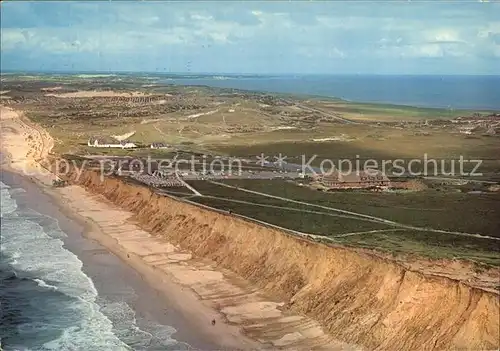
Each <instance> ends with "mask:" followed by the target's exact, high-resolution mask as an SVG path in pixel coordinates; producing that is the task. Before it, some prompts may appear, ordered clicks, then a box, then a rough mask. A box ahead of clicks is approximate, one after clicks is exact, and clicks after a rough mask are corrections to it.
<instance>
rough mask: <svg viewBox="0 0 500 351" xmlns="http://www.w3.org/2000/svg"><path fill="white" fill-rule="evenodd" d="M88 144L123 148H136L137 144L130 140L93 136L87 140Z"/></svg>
mask: <svg viewBox="0 0 500 351" xmlns="http://www.w3.org/2000/svg"><path fill="white" fill-rule="evenodd" d="M87 145H88V146H92V147H105V148H121V149H132V148H136V147H137V144H135V143H134V142H132V141H130V140H121V141H118V140H116V139H111V138H102V137H91V138H89V140H88V141H87Z"/></svg>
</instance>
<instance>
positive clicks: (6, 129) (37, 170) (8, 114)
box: [0, 106, 55, 184]
mask: <svg viewBox="0 0 500 351" xmlns="http://www.w3.org/2000/svg"><path fill="white" fill-rule="evenodd" d="M0 108H1V111H0V117H1V122H0V123H1V125H0V126H1V128H0V133H1V135H0V136H1V150H2V153H3V157H4V159H3V160H2V162H3V163H7V164H8V165H9V166H10V168H12V169H13V170H15V171H17V172H19V173H21V174H23V175H26V176H28V177H31V176H36V177H37V178H38V179H39V180H40V181H42V182H43V183H46V184H51V183H52V180H53V179H55V177H54V176H53V175H52V174H51V173H50V171H49V170H48V169H46V168H45V167H44V166H42V164H41V163H40V162H42V163H43V161H44V160H46V159H47V157H48V155H49V153H50V150H51V149H52V147H53V146H54V141H53V139H52V137H51V136H50V135H49V134H48V133H47V132H46V131H45V130H43V129H42V128H40V127H38V126H36V125H34V124H32V123H30V122H29V121H28V120H27V119H26V118H24V116H23V114H22V113H21V112H18V111H15V110H13V109H11V108H8V107H5V106H0Z"/></svg>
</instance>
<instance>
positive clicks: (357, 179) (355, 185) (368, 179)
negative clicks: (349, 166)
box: [314, 170, 391, 189]
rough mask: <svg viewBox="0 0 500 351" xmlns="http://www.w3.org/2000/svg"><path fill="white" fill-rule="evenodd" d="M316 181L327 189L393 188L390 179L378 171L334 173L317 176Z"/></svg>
mask: <svg viewBox="0 0 500 351" xmlns="http://www.w3.org/2000/svg"><path fill="white" fill-rule="evenodd" d="M314 180H315V181H316V182H317V183H319V184H321V185H322V186H324V187H325V188H327V189H384V188H389V187H390V186H391V181H390V180H389V178H388V177H387V176H386V175H385V174H384V173H382V172H380V171H378V170H369V171H352V172H349V173H343V172H339V171H333V172H330V173H329V174H324V175H320V176H317V177H315V179H314Z"/></svg>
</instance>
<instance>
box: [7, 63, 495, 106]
mask: <svg viewBox="0 0 500 351" xmlns="http://www.w3.org/2000/svg"><path fill="white" fill-rule="evenodd" d="M2 75H3V76H5V77H8V76H10V77H12V76H16V75H19V76H31V77H33V76H36V77H41V78H43V77H48V76H54V77H65V78H71V77H74V78H76V79H83V80H86V79H110V80H111V81H113V82H115V79H123V78H127V79H134V80H135V79H137V80H141V79H144V80H145V81H147V82H148V83H153V84H160V85H159V86H161V85H164V84H166V85H176V86H199V87H208V88H215V89H229V90H237V91H242V92H251V93H268V94H274V95H279V96H289V97H296V98H303V99H308V98H319V99H327V100H333V101H338V102H344V103H347V104H352V105H358V104H359V105H378V106H380V105H381V106H386V107H393V108H402V109H407V108H409V109H415V108H416V109H435V110H440V111H454V112H456V111H462V110H463V111H464V113H467V112H485V113H488V112H495V111H500V101H497V100H498V99H495V89H498V86H500V76H497V75H443V76H436V75H421V76H416V75H318V74H287V75H270V74H269V75H258V74H222V73H210V74H203V73H162V72H64V71H53V72H49V71H47V72H34V71H17V72H15V71H7V72H5V71H2ZM114 78H115V79H114Z"/></svg>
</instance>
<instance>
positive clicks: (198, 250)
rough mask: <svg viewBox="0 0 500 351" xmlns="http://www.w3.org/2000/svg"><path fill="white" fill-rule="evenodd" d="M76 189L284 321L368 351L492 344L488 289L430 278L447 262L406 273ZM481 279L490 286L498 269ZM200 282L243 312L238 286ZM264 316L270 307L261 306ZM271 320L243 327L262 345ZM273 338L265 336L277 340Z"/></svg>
mask: <svg viewBox="0 0 500 351" xmlns="http://www.w3.org/2000/svg"><path fill="white" fill-rule="evenodd" d="M75 180H76V179H75ZM77 182H78V183H79V184H82V185H83V186H85V187H86V188H87V189H88V190H90V191H91V192H94V193H96V194H99V196H101V197H102V196H104V197H106V198H107V199H108V200H110V201H111V202H113V203H115V204H117V205H119V206H122V207H123V208H127V209H128V210H129V211H131V212H133V213H134V214H135V216H134V217H133V218H132V219H133V220H134V221H135V223H139V224H140V225H141V227H142V228H143V229H145V230H147V231H148V232H152V233H155V234H156V235H157V236H159V237H161V238H164V239H165V240H167V241H168V242H170V243H173V244H178V245H180V247H182V248H183V249H184V250H188V251H189V253H192V254H194V255H195V256H196V257H204V258H206V259H210V260H212V261H214V262H216V263H217V265H218V267H224V268H227V269H230V270H231V271H233V272H235V273H237V274H238V275H239V276H240V277H243V278H245V279H246V280H247V281H250V282H251V283H252V284H253V286H254V287H255V288H256V287H259V288H260V289H262V290H258V291H260V292H261V293H262V292H266V293H269V294H272V295H273V296H280V298H281V301H285V302H287V304H286V308H285V311H286V312H285V313H284V315H287V314H289V313H290V314H294V315H301V314H303V315H307V316H309V317H311V318H313V319H315V320H317V321H319V322H320V323H321V324H322V325H323V326H324V327H325V328H326V329H327V330H328V331H329V332H330V334H331V335H332V336H333V337H335V338H337V339H339V340H343V341H345V342H348V343H351V344H357V345H361V346H363V347H364V348H366V349H372V350H373V349H377V350H458V349H460V350H494V349H498V348H499V346H500V315H499V314H500V301H499V294H498V292H497V291H496V290H490V289H484V288H479V287H473V286H470V285H468V284H469V283H468V282H466V281H461V280H460V278H458V277H457V278H458V279H453V278H450V277H448V276H444V275H438V274H439V273H441V274H442V273H443V272H446V271H447V270H449V269H453V264H454V263H453V262H448V263H446V262H444V261H443V262H439V265H436V268H437V269H435V270H434V271H432V272H422V271H416V270H413V269H412V268H408V267H405V266H403V265H401V264H399V263H396V262H394V261H393V260H391V259H388V258H384V257H379V256H377V255H375V254H373V253H370V252H367V251H363V250H355V249H350V248H343V247H331V246H326V245H322V244H318V243H313V242H309V241H306V240H303V239H300V238H297V237H294V236H291V235H287V234H286V233H284V232H281V231H279V230H276V229H273V228H267V227H264V226H262V225H258V224H255V223H252V222H248V221H245V220H243V219H240V218H237V217H234V216H231V215H228V214H224V213H219V212H216V211H209V210H207V209H203V208H199V207H196V206H194V205H192V204H187V203H183V202H180V201H178V200H174V199H170V198H168V197H165V196H159V195H157V194H154V193H152V192H151V190H149V189H147V188H145V187H140V186H137V185H133V184H127V183H124V182H122V181H121V180H119V179H113V178H105V179H104V181H102V180H101V178H100V176H99V174H97V173H95V172H86V173H84V174H83V175H82V176H81V177H80V178H79V179H78V181H77ZM152 257H155V256H152ZM170 259H171V258H169V257H168V255H167V257H161V258H160V257H158V256H156V257H155V260H158V261H157V262H156V261H155V262H153V264H154V263H158V268H159V269H165V268H164V267H167V268H166V269H167V270H169V269H170V267H171V265H170V264H168V262H169V260H170ZM165 262H166V263H167V265H166V266H164V264H165ZM412 266H414V265H412ZM429 266H430V265H429ZM429 268H430V267H429ZM455 268H457V269H464V266H462V265H459V266H457V267H455ZM440 271H442V272H440ZM489 273H490V274H489V275H491V276H492V277H495V281H496V282H498V281H499V279H500V276H499V275H498V269H494V270H492V271H491V272H489ZM173 274H174V275H175V273H173ZM189 274H190V273H189V272H188V273H186V275H185V277H189V276H190V275H189ZM196 274H200V273H196ZM200 275H202V274H200ZM207 276H208V277H210V278H209V281H204V280H200V282H199V284H196V283H195V282H194V280H193V281H190V280H189V279H188V281H187V282H186V284H188V285H189V284H193V285H192V288H193V289H198V290H197V291H200V294H201V295H202V296H205V294H206V295H207V297H206V298H207V299H211V298H213V299H216V300H218V299H219V300H221V301H222V302H219V303H220V309H221V312H222V313H229V316H230V315H231V313H233V312H235V311H237V313H244V312H245V311H246V308H248V306H245V305H244V304H242V301H241V299H243V300H244V301H246V300H247V297H248V296H251V294H250V293H249V292H248V291H247V290H246V289H243V292H242V293H243V297H242V295H241V293H240V294H232V293H231V289H228V288H226V285H225V284H224V283H223V281H220V280H219V279H218V278H216V277H211V273H208V272H207ZM459 276H461V275H459ZM195 277H196V275H195ZM206 291H208V293H207V292H206ZM226 295H228V297H231V296H232V295H236V296H237V298H236V301H231V300H229V301H228V300H227V299H224V296H226ZM219 300H218V301H219ZM226 303H227V304H228V305H226ZM250 306H255V304H254V305H250ZM267 309H268V310H270V311H272V310H273V309H276V306H275V305H272V304H269V303H268V305H267ZM251 313H252V312H251ZM228 318H229V317H228ZM239 318H241V317H239ZM230 320H231V319H230ZM271 321H272V316H266V317H264V319H263V320H262V321H259V322H257V321H255V320H252V321H251V322H250V323H249V325H248V324H247V325H246V326H245V328H248V329H246V330H247V331H248V332H249V333H252V332H255V331H256V333H257V336H258V337H259V338H263V337H265V336H266V332H267V331H269V330H272V329H271V328H270V327H269V325H272V322H271ZM235 322H237V323H242V324H245V322H247V321H241V320H238V319H236V321H235ZM288 326H290V325H288ZM259 328H260V329H259ZM280 331H281V332H282V330H281V329H278V330H272V331H271V333H273V334H274V335H281V336H282V335H283V334H280ZM263 335H264V336H263ZM304 346H305V345H304Z"/></svg>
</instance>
